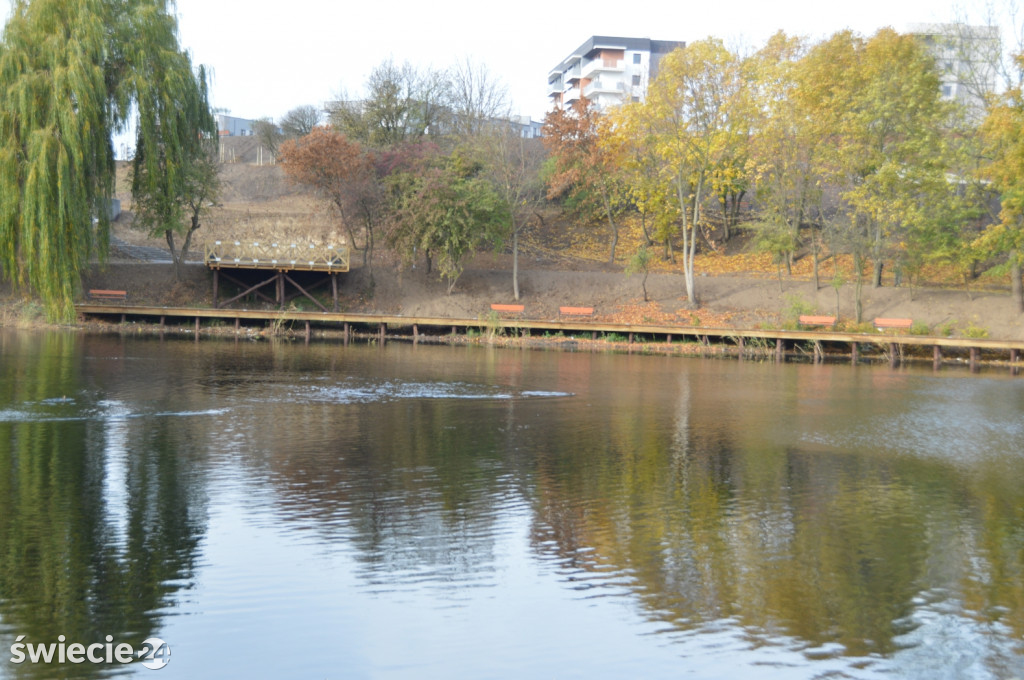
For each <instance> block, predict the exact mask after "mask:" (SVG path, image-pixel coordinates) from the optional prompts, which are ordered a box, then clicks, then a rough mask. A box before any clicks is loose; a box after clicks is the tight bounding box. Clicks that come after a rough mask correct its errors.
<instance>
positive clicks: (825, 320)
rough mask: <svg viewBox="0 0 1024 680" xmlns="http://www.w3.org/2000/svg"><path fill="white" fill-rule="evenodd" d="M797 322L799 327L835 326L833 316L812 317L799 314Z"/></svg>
mask: <svg viewBox="0 0 1024 680" xmlns="http://www.w3.org/2000/svg"><path fill="white" fill-rule="evenodd" d="M798 321H799V323H800V325H801V326H818V327H822V328H830V327H832V326H835V325H836V317H834V316H813V315H809V314H801V315H800V318H799V319H798Z"/></svg>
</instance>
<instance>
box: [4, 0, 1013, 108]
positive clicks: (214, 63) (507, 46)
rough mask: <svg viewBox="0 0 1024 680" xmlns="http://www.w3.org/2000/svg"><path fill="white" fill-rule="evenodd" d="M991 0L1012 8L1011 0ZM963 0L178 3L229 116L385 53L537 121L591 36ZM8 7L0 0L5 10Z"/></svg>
mask: <svg viewBox="0 0 1024 680" xmlns="http://www.w3.org/2000/svg"><path fill="white" fill-rule="evenodd" d="M993 1H994V2H995V3H996V4H997V5H998V6H999V8H1003V7H1004V5H1003V4H1000V3H1005V1H1006V0H993ZM953 2H954V0H856V1H854V2H830V1H829V0H731V1H726V2H697V1H693V0H691V1H687V0H667V1H666V0H648V1H647V2H637V1H636V0H585V1H583V2H566V1H564V0H561V1H560V0H555V1H554V2H550V1H548V2H544V1H541V2H536V1H531V2H514V1H510V0H503V1H502V2H493V1H492V0H433V1H430V0H391V1H390V2H387V1H385V2H374V1H373V0H362V1H360V2H344V1H343V2H337V1H334V2H331V1H325V0H287V1H286V2H281V0H247V1H246V2H238V1H237V0H177V11H178V16H179V22H180V29H181V42H182V45H183V46H184V47H185V48H186V49H189V50H191V52H192V56H193V61H194V62H196V63H202V64H206V65H207V66H208V67H211V68H212V71H213V104H214V105H215V106H217V107H219V108H223V109H227V110H228V111H229V112H230V113H231V115H235V116H239V117H242V118H259V117H262V116H270V117H274V118H279V117H280V116H281V115H282V114H284V113H285V112H287V111H288V110H290V109H292V108H294V107H296V106H300V105H303V104H315V105H319V104H321V103H322V102H324V101H325V100H328V99H331V98H332V97H333V96H334V95H335V94H337V93H338V92H340V91H341V90H342V88H345V89H346V90H348V91H349V92H350V93H353V94H357V93H359V92H361V90H362V85H363V82H364V81H365V79H366V76H367V75H368V74H369V72H370V70H371V69H372V68H373V67H374V66H376V65H378V64H380V63H381V62H382V61H384V60H385V59H387V58H389V57H391V58H393V59H394V60H395V61H396V62H403V61H406V60H408V61H409V62H411V63H413V64H414V65H416V66H419V67H426V66H431V67H434V68H444V67H447V66H449V65H451V64H453V63H454V62H455V61H457V60H459V59H463V58H467V57H468V58H470V59H472V60H473V61H476V62H480V63H482V64H484V65H486V66H487V68H488V69H489V71H490V72H491V74H492V75H494V76H496V77H498V78H500V79H501V80H502V81H503V82H504V83H505V84H506V85H507V86H508V89H509V93H510V95H511V98H512V100H513V102H514V107H513V108H514V110H515V112H518V113H522V114H526V115H531V116H533V117H534V118H535V119H540V118H542V117H543V115H544V113H545V112H546V111H547V109H548V99H547V97H546V85H547V75H548V72H549V71H550V70H551V68H552V67H554V66H555V65H557V64H558V63H559V62H560V61H561V60H562V59H564V58H565V57H566V56H568V55H569V53H570V52H571V51H572V50H574V49H575V48H576V47H577V46H579V45H580V44H581V43H583V42H584V41H585V40H586V39H587V38H589V37H590V36H591V35H611V36H628V37H647V38H653V39H658V40H683V41H687V42H692V41H694V40H700V39H702V38H705V37H707V36H709V35H711V36H716V37H720V38H722V39H723V40H725V41H726V44H727V45H729V46H736V45H738V44H744V45H747V46H750V47H754V48H756V47H759V46H760V45H761V44H763V42H764V40H765V39H766V38H767V37H768V36H769V35H771V34H772V33H774V32H775V31H776V30H778V29H783V30H785V31H786V32H787V33H790V34H794V35H806V36H810V37H812V38H823V37H826V36H828V35H830V34H832V33H834V32H835V31H838V30H842V29H844V28H850V29H853V30H854V31H857V32H858V33H861V34H863V35H870V34H872V33H874V32H875V31H876V30H877V29H878V28H881V27H883V26H892V27H893V28H895V29H897V30H901V31H902V30H906V28H907V25H908V24H910V23H918V22H946V21H951V20H953V19H954V18H955V17H957V16H963V15H966V16H968V17H969V18H970V19H972V20H973V21H974V22H975V23H982V21H980V20H981V19H983V18H984V16H986V12H985V11H984V10H983V9H981V8H983V6H984V4H985V0H962V1H961V2H959V3H957V4H956V5H954V4H953ZM9 7H10V5H9V1H8V0H0V15H2V18H3V19H4V20H5V21H6V17H7V15H8V13H9ZM957 7H964V8H966V10H965V11H958V10H957V9H956V8H957ZM1006 23H1007V24H1009V21H1006Z"/></svg>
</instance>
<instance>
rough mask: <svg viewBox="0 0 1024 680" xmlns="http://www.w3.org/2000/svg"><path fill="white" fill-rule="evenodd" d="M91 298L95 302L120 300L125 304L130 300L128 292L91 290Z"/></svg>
mask: <svg viewBox="0 0 1024 680" xmlns="http://www.w3.org/2000/svg"><path fill="white" fill-rule="evenodd" d="M89 297H90V298H92V299H93V300H120V301H121V302H124V301H125V300H127V299H128V291H126V290H90V291H89Z"/></svg>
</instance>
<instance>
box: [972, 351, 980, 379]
mask: <svg viewBox="0 0 1024 680" xmlns="http://www.w3.org/2000/svg"><path fill="white" fill-rule="evenodd" d="M979 354H980V353H979V352H978V348H977V347H972V348H971V372H972V373H973V372H975V371H977V370H978V358H979Z"/></svg>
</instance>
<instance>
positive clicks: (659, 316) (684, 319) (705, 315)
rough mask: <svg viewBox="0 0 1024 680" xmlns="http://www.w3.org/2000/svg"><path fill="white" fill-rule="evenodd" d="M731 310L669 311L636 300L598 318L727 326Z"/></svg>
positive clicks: (647, 322)
mask: <svg viewBox="0 0 1024 680" xmlns="http://www.w3.org/2000/svg"><path fill="white" fill-rule="evenodd" d="M732 316H733V315H732V313H731V312H716V311H713V310H710V309H693V310H689V309H681V310H679V311H676V312H668V311H665V310H663V309H662V308H661V305H660V304H659V303H658V302H656V301H653V300H652V301H650V302H634V303H627V304H623V305H618V306H617V307H615V309H614V310H612V311H611V312H607V313H605V314H599V315H598V316H597V317H596V320H598V321H603V322H606V323H624V324H631V325H634V326H642V325H654V326H694V327H705V328H725V327H728V326H731V325H732Z"/></svg>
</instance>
